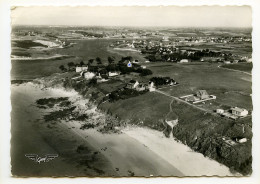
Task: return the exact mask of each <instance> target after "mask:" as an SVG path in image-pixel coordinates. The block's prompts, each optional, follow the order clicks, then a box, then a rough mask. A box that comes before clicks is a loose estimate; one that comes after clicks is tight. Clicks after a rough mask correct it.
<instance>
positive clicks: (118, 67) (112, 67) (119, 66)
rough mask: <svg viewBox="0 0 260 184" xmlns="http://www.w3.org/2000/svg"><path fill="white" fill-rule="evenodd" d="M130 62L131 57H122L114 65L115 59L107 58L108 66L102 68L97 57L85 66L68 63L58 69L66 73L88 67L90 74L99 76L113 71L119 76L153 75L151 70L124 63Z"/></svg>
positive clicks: (100, 61) (80, 63)
mask: <svg viewBox="0 0 260 184" xmlns="http://www.w3.org/2000/svg"><path fill="white" fill-rule="evenodd" d="M131 60H133V58H132V57H131V56H127V57H122V58H121V60H120V61H119V62H118V63H115V58H114V57H110V56H109V57H108V58H107V61H108V63H109V64H108V65H107V66H102V60H101V58H99V57H97V58H96V59H90V60H89V61H88V63H87V64H86V63H84V62H83V61H80V62H79V63H74V62H69V63H68V64H67V68H66V67H65V66H64V65H60V67H59V69H60V70H61V71H62V72H67V71H73V70H75V67H76V66H84V65H88V66H89V71H91V72H98V71H99V72H100V73H101V74H107V73H108V72H114V71H119V72H120V73H121V74H129V73H130V72H136V73H139V74H140V75H141V76H147V75H152V74H153V73H152V71H151V70H149V69H143V68H141V67H140V65H138V64H136V63H133V64H132V67H127V63H126V62H125V61H131ZM94 61H96V62H97V64H98V66H93V65H92V64H93V63H94ZM101 66H102V67H101ZM102 68H103V69H102ZM100 69H101V70H100Z"/></svg>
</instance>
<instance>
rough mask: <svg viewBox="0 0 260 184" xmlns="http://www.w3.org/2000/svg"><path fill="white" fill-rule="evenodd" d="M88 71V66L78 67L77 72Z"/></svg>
mask: <svg viewBox="0 0 260 184" xmlns="http://www.w3.org/2000/svg"><path fill="white" fill-rule="evenodd" d="M87 70H88V66H77V67H76V72H83V71H87Z"/></svg>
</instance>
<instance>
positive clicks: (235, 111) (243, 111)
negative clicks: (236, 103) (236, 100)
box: [230, 107, 248, 117]
mask: <svg viewBox="0 0 260 184" xmlns="http://www.w3.org/2000/svg"><path fill="white" fill-rule="evenodd" d="M230 110H231V112H232V114H234V115H236V116H240V117H245V116H247V115H248V111H247V110H246V109H242V108H239V107H233V108H231V109H230Z"/></svg>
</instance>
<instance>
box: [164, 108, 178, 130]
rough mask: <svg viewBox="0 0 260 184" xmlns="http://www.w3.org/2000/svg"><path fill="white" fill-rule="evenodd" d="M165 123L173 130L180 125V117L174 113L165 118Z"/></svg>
mask: <svg viewBox="0 0 260 184" xmlns="http://www.w3.org/2000/svg"><path fill="white" fill-rule="evenodd" d="M165 123H167V124H168V125H169V126H170V127H171V128H173V127H174V126H176V125H177V124H178V116H177V115H176V114H175V113H173V112H170V113H168V114H167V115H166V117H165Z"/></svg>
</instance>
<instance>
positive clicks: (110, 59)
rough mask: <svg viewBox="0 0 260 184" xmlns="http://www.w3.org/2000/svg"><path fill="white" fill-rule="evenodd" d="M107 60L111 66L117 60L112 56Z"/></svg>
mask: <svg viewBox="0 0 260 184" xmlns="http://www.w3.org/2000/svg"><path fill="white" fill-rule="evenodd" d="M107 60H108V63H109V64H112V63H113V62H114V61H115V59H114V58H113V57H110V56H108V58H107Z"/></svg>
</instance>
